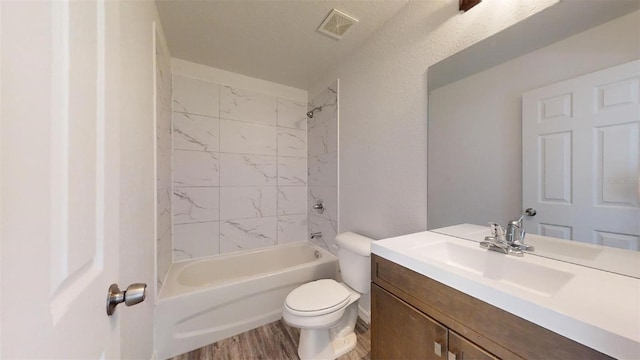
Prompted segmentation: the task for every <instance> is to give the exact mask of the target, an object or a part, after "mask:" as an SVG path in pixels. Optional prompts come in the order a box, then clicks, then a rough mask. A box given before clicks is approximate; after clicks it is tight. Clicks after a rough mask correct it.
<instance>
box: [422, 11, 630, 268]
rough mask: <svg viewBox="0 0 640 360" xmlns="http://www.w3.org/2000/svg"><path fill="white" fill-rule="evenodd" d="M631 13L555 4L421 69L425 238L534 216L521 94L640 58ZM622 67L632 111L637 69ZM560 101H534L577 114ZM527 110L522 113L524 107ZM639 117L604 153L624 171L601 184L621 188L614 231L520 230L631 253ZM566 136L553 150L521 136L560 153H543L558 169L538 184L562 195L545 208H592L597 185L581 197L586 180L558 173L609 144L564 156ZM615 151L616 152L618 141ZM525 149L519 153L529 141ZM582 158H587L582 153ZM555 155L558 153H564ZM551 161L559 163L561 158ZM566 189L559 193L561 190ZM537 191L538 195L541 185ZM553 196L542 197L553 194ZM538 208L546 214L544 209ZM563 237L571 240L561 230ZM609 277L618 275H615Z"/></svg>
mask: <svg viewBox="0 0 640 360" xmlns="http://www.w3.org/2000/svg"><path fill="white" fill-rule="evenodd" d="M639 8H640V2H637V1H616V2H602V1H564V2H560V3H558V4H556V5H553V6H551V7H549V8H547V9H545V10H543V11H541V12H540V13H538V14H535V15H533V16H531V17H529V18H527V19H525V20H524V21H522V22H520V23H518V24H515V25H514V26H512V27H510V28H508V29H505V30H503V31H501V32H500V33H498V34H496V35H494V36H492V37H489V38H487V39H485V40H483V41H481V42H479V43H477V44H475V45H473V46H471V47H469V48H467V49H465V50H463V51H461V52H460V53H457V54H455V55H453V56H451V57H449V58H447V59H445V60H443V61H441V62H439V63H437V64H435V65H433V66H431V67H430V68H429V69H428V84H429V85H428V86H429V119H428V136H429V139H428V184H427V187H428V202H427V204H428V211H427V214H428V229H430V230H432V229H439V228H443V227H447V226H451V225H455V224H463V223H468V224H477V225H482V226H485V227H486V226H487V222H489V221H495V222H498V223H500V224H503V226H504V225H506V224H507V223H508V222H509V221H510V220H513V219H514V218H517V217H519V216H520V214H521V213H522V211H523V209H524V208H528V207H535V206H532V205H531V204H524V203H523V175H522V174H523V170H524V171H525V172H526V171H527V170H526V169H527V166H529V168H530V167H531V165H532V164H533V167H534V168H536V169H539V168H540V167H541V166H539V162H540V161H541V160H536V159H537V158H535V157H534V158H533V159H534V160H527V161H523V154H525V155H527V157H526V159H530V157H528V155H529V154H531V153H532V152H531V150H525V151H524V152H523V140H522V139H523V132H522V131H523V130H522V129H523V125H522V124H523V123H522V119H523V117H524V118H525V119H526V117H527V115H523V94H525V93H536V92H535V91H534V90H536V89H540V88H545V89H546V87H548V86H550V85H552V84H556V83H559V82H564V81H569V80H570V79H574V78H577V77H581V76H585V75H587V74H591V73H594V72H597V71H600V70H603V69H607V68H611V67H614V66H616V65H620V64H628V63H630V62H632V61H634V60H638V59H640V31H638V23H640V11H639V10H638V9H639ZM630 66H631V67H632V71H635V74H636V75H633V76H631V77H630V78H629V79H631V80H629V81H631V83H630V85H629V87H628V88H629V89H631V90H629V91H630V92H629V94H631V95H629V98H630V99H631V100H632V101H633V102H635V106H636V107H635V109H636V110H637V109H638V107H637V106H638V102H640V95H639V94H638V90H639V89H638V88H639V86H640V85H638V81H639V79H640V78H639V77H638V76H637V74H638V73H640V66H637V67H636V65H635V64H631V65H630ZM634 69H635V70H634ZM625 79H626V78H625ZM605 83H606V82H605ZM536 94H538V93H536ZM543 94H544V93H543ZM563 94H567V92H565V93H563ZM598 96H600V95H598ZM603 96H605V97H606V96H607V95H606V94H605V95H603ZM564 98H565V99H568V100H562V101H556V99H560V97H557V96H555V95H554V96H550V97H546V98H545V96H544V95H542V96H541V97H540V98H539V101H538V103H536V104H542V105H541V106H547V107H546V108H544V109H543V110H544V111H547V112H548V113H549V114H551V115H554V114H552V113H553V112H554V111H558V114H560V115H562V114H563V112H565V111H577V110H574V109H573V108H572V107H571V106H572V105H573V103H574V102H575V103H576V104H577V103H579V101H578V98H577V97H576V96H575V95H568V96H566V97H564ZM540 99H542V100H546V99H553V101H548V102H547V103H545V102H544V101H542V100H540ZM601 99H604V98H601ZM554 101H555V103H553V102H554ZM602 101H605V102H606V101H608V100H606V99H604V100H602ZM567 104H569V105H567ZM567 106H569V107H567ZM525 109H528V108H527V106H525ZM536 109H537V110H536ZM539 109H540V108H534V110H535V111H542V110H539ZM567 109H569V110H567ZM637 112H638V111H636V115H632V117H633V116H635V120H625V121H626V123H627V125H628V126H627V127H626V128H624V129H625V130H624V131H621V132H620V135H621V136H623V137H625V139H627V140H628V143H627V147H626V148H625V147H624V146H622V145H620V146H621V147H619V151H618V152H617V153H616V152H610V153H612V154H614V158H615V159H618V160H619V161H618V162H625V164H623V167H625V166H626V167H625V171H626V173H624V174H623V176H617V177H611V176H609V177H607V178H606V179H607V180H608V181H610V182H611V183H613V185H615V186H613V187H612V188H614V189H617V190H616V191H618V190H620V189H626V190H624V191H622V193H623V195H620V194H617V195H616V196H617V197H618V198H621V197H623V198H624V199H622V200H621V201H623V202H625V204H626V205H624V206H622V207H625V209H626V210H629V211H627V213H625V215H624V216H621V217H618V218H616V219H615V220H614V221H613V225H612V226H613V227H612V228H608V229H607V231H606V232H600V233H596V232H594V231H592V233H593V234H595V235H593V236H591V235H589V236H584V235H577V234H572V233H571V230H570V228H571V227H570V226H565V227H563V226H560V225H557V224H555V225H554V224H550V223H546V224H542V225H537V226H535V228H534V229H531V228H527V231H528V233H529V235H528V236H530V234H534V233H542V235H545V236H553V237H563V238H572V239H573V240H578V241H581V242H584V243H588V244H601V245H611V246H616V247H626V248H628V249H635V250H638V247H639V246H640V204H638V202H639V201H640V184H639V182H640V173H638V171H639V169H640V159H639V158H638V157H639V156H640V155H639V154H638V152H639V151H640V150H639V145H638V142H639V141H640V139H639V138H640V135H639V134H638V131H639V130H638V128H640V125H638V121H639V119H638V115H637ZM556 115H557V114H556ZM554 116H555V115H554ZM629 124H630V125H629ZM611 128H614V127H613V126H612V127H611ZM591 130H592V131H593V129H591ZM562 132H563V131H556V132H555V133H554V132H552V133H554V134H556V133H562ZM596 133H597V131H596ZM568 136H569V137H568V138H566V137H565V138H563V139H564V140H559V141H555V140H557V139H556V138H549V139H546V138H544V136H540V134H534V135H527V134H525V135H524V139H526V138H527V137H534V138H544V139H543V140H544V141H547V140H548V146H549V149H551V148H553V147H554V146H555V149H556V150H558V149H559V152H558V151H556V152H549V154H552V156H549V155H548V154H547V156H548V157H549V158H552V159H555V162H553V161H552V163H554V164H556V166H555V167H553V166H551V167H549V168H548V169H547V173H546V174H545V176H547V177H550V176H560V178H561V180H560V181H559V183H560V184H561V186H560V188H562V189H560V190H559V192H560V193H561V194H560V195H559V196H556V197H555V198H553V196H552V198H553V199H552V200H553V201H556V200H557V201H556V202H558V201H559V202H562V201H565V202H566V203H567V204H573V203H579V202H581V201H584V202H592V200H593V199H598V196H600V198H602V194H600V195H598V193H597V192H598V190H597V189H596V188H598V186H596V185H597V184H596V185H594V186H592V187H589V189H591V190H590V192H588V193H587V194H585V193H582V192H580V191H578V190H576V184H582V183H584V182H585V181H587V180H586V179H585V178H583V176H584V174H578V175H575V174H572V173H569V174H565V173H563V171H565V170H566V169H571V168H573V167H577V166H578V165H579V163H581V162H582V163H585V162H588V163H590V164H591V163H593V159H588V160H582V158H577V156H582V155H584V154H586V153H590V154H591V153H598V151H595V150H594V147H595V146H596V145H594V144H595V143H596V142H597V141H604V140H601V138H602V136H604V138H606V136H608V135H607V134H605V135H602V134H600V133H597V135H594V136H593V137H591V136H589V137H590V138H596V140H593V141H595V142H594V143H591V144H590V145H589V146H590V147H587V148H583V149H582V151H578V150H571V149H569V150H567V148H566V146H567V145H566V144H569V145H568V146H572V143H577V142H578V139H577V137H576V136H575V135H573V137H572V135H568ZM598 136H600V138H599V137H598ZM554 139H555V140H554ZM567 139H568V140H567ZM612 139H618V138H615V137H613V138H612ZM627 140H625V141H627ZM554 141H555V142H554ZM590 141H591V140H590ZM634 141H635V142H634ZM610 142H611V141H610ZM613 142H614V143H616V142H618V143H620V142H619V141H617V140H616V141H613ZM524 143H525V145H526V143H527V141H525V142H524ZM534 145H535V141H534ZM544 149H546V148H544ZM585 149H586V150H587V151H584V150H585ZM590 150H593V151H590ZM596 150H597V149H596ZM545 151H546V150H545ZM549 151H551V150H549ZM562 151H565V152H564V153H562ZM572 151H573V152H572ZM533 153H537V154H541V156H542V155H544V151H542V152H540V151H536V150H534V151H533ZM558 154H564V155H563V156H564V157H562V156H559V155H558ZM566 154H570V155H566ZM534 155H535V154H534ZM621 158H624V159H621ZM558 159H560V160H561V161H560V160H558ZM576 159H577V160H576ZM615 159H614V160H615ZM536 161H538V165H537V164H536ZM572 161H573V163H572ZM601 162H602V161H601ZM614 162H615V161H614ZM542 167H544V166H542ZM629 171H631V174H630V173H629ZM563 176H564V177H563ZM587 176H589V174H587ZM539 177H540V176H539V175H534V176H527V177H526V181H525V184H526V182H527V181H528V180H530V178H539ZM601 180H602V179H601ZM556 183H558V182H556ZM564 185H566V186H565V187H564V188H563V187H562V186H564ZM601 185H602V184H600V185H599V186H600V188H602V186H601ZM620 185H622V186H620ZM527 186H529V185H527ZM527 186H525V190H526V188H527ZM535 186H537V188H536V189H537V190H536V191H538V194H540V191H539V189H540V186H541V185H540V184H538V185H535ZM551 190H553V189H551ZM551 190H549V192H553V191H551ZM556 190H557V189H556ZM600 192H602V191H600ZM607 196H608V195H607ZM543 200H544V199H543ZM553 201H551V202H553ZM543 203H544V201H543ZM605 205H606V204H605ZM614 205H616V204H614ZM541 206H543V207H544V204H542V205H541ZM616 206H617V205H616ZM604 207H607V206H604ZM608 207H615V206H608ZM560 208H570V206H560ZM537 210H538V215H536V216H538V217H537V218H525V220H524V222H525V224H527V225H528V226H531V224H532V223H536V221H537V220H538V219H539V218H541V217H540V215H541V212H542V215H545V214H546V213H547V210H546V208H545V211H541V209H537ZM554 211H555V210H554ZM562 216H565V215H559V214H556V213H554V217H557V218H559V217H562ZM566 217H569V218H572V221H574V222H575V223H576V224H578V225H584V224H588V223H591V222H593V221H594V217H589V216H585V215H583V213H582V212H574V213H573V214H570V215H566ZM599 217H600V216H599V215H596V216H595V218H599ZM538 222H540V223H541V222H542V221H538ZM576 227H577V226H576ZM566 229H569V231H565V230H566ZM578 241H576V242H575V243H578ZM545 244H547V243H544V244H542V243H541V244H540V245H539V247H538V248H537V249H536V254H537V255H542V256H549V257H554V258H557V259H560V260H566V261H574V262H576V263H581V264H586V265H588V266H593V267H597V268H603V269H607V265H606V264H600V263H598V261H597V259H596V258H597V257H594V258H592V259H590V260H589V261H588V262H582V260H580V259H579V256H575V259H574V258H572V257H571V256H567V255H568V253H569V252H570V251H569V250H567V246H564V247H562V250H561V251H560V250H558V249H560V247H553V246H547V245H545ZM563 244H564V245H567V244H568V243H566V242H564V243H563ZM572 244H573V243H572ZM576 246H578V247H579V246H580V245H579V244H577V245H576ZM588 246H589V247H593V246H594V245H588ZM569 249H571V247H569ZM576 249H577V248H576ZM604 249H605V252H607V251H608V252H611V251H613V252H618V251H619V252H621V253H625V254H629V256H630V259H632V261H636V263H635V264H634V266H633V267H634V268H637V273H633V274H627V275H632V276H640V275H638V274H640V265H638V264H639V263H640V253H639V252H631V251H629V250H618V249H611V250H609V249H607V248H604ZM576 252H579V250H576ZM583 253H586V252H583ZM569 255H570V254H569ZM594 259H595V260H594ZM608 270H611V269H608ZM612 271H616V272H618V270H612Z"/></svg>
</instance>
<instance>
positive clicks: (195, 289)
mask: <svg viewBox="0 0 640 360" xmlns="http://www.w3.org/2000/svg"><path fill="white" fill-rule="evenodd" d="M297 246H308V247H311V248H312V249H314V250H317V251H320V253H321V254H322V257H321V258H319V259H314V261H311V262H305V263H301V264H298V265H295V266H288V267H284V268H280V269H277V270H274V271H268V272H260V273H257V274H254V275H247V276H240V277H236V278H233V279H228V280H224V281H220V282H216V283H209V284H206V285H201V286H192V287H191V286H185V285H180V284H178V285H179V286H180V287H182V288H185V289H187V288H188V289H189V290H186V291H183V292H180V293H177V294H173V295H169V296H167V295H164V294H163V292H162V290H163V289H164V287H165V286H166V284H167V283H168V282H169V281H173V282H177V278H178V276H179V274H180V271H182V269H183V268H185V267H187V266H189V265H193V264H197V263H201V262H206V261H212V260H215V259H224V258H226V259H228V258H234V257H240V256H242V255H248V254H254V253H260V252H265V251H269V250H272V251H275V250H276V249H278V248H287V247H297ZM315 262H321V263H324V262H335V264H336V267H337V266H338V263H337V262H338V257H337V256H336V255H334V254H332V253H331V252H330V251H329V250H327V249H324V248H321V247H319V246H317V245H316V244H314V243H312V242H310V241H297V242H292V243H285V244H278V245H270V246H263V247H259V248H252V249H247V250H240V251H234V252H232V253H227V254H217V255H210V256H205V257H201V258H197V259H187V260H181V261H178V262H175V263H172V264H171V266H169V270H167V274H166V275H165V279H164V282H163V283H162V287H161V288H160V291H158V296H157V297H156V299H157V300H156V303H157V302H160V301H163V300H164V301H166V300H169V299H174V298H177V297H182V296H188V295H191V294H198V293H201V292H206V291H209V290H211V289H213V288H221V287H226V286H231V285H233V284H234V283H236V282H238V281H246V280H248V279H254V278H266V277H269V276H273V275H275V274H278V273H281V272H282V271H283V270H285V269H297V268H302V267H305V266H308V265H307V264H311V263H315ZM174 266H176V267H177V269H175V268H174ZM336 272H337V270H336Z"/></svg>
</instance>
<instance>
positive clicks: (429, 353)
mask: <svg viewBox="0 0 640 360" xmlns="http://www.w3.org/2000/svg"><path fill="white" fill-rule="evenodd" d="M371 309H372V314H371V316H372V318H371V358H372V359H374V360H375V359H384V360H387V359H402V360H409V359H421V360H422V359H446V354H447V328H445V327H444V326H442V325H440V324H439V323H437V322H435V321H434V320H432V319H431V318H429V317H427V316H426V315H424V314H423V313H421V312H419V311H417V310H415V309H414V308H413V307H411V306H410V305H408V304H407V303H405V302H404V301H402V300H400V299H398V298H397V297H395V296H393V295H391V294H390V293H388V292H387V291H385V290H384V289H382V288H381V287H378V286H377V285H375V284H372V288H371Z"/></svg>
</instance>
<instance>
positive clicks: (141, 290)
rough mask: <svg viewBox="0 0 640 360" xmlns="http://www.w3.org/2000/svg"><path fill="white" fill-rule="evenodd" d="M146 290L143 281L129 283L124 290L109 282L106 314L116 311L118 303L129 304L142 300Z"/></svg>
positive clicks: (109, 314)
mask: <svg viewBox="0 0 640 360" xmlns="http://www.w3.org/2000/svg"><path fill="white" fill-rule="evenodd" d="M146 290H147V284H143V283H136V284H131V285H129V286H128V287H127V290H125V291H122V290H120V288H118V284H111V286H109V292H108V294H107V316H111V315H113V314H114V313H115V312H116V306H117V305H118V304H120V303H124V304H125V305H127V306H131V305H135V304H139V303H141V302H143V301H144V299H145V296H146Z"/></svg>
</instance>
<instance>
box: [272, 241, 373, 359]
mask: <svg viewBox="0 0 640 360" xmlns="http://www.w3.org/2000/svg"><path fill="white" fill-rule="evenodd" d="M371 241H372V240H371V239H369V238H367V237H364V236H362V235H358V234H355V233H352V232H345V233H342V234H339V235H338V236H336V244H337V245H338V265H339V266H340V272H341V274H342V280H343V282H337V281H335V280H333V279H322V280H316V281H312V282H309V283H306V284H304V285H301V286H298V287H297V288H295V289H293V290H292V291H291V292H290V293H289V295H287V298H286V299H285V302H284V310H283V312H282V317H283V318H284V320H285V321H286V322H287V323H288V324H289V325H291V326H293V327H297V328H300V342H299V344H298V356H300V359H302V360H306V359H336V358H337V357H339V356H341V355H343V354H345V353H347V352H349V351H351V350H353V349H354V348H355V347H356V333H355V326H356V320H357V319H358V299H360V296H361V295H363V294H368V293H369V291H370V289H371V271H370V269H371V259H370V258H371Z"/></svg>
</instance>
